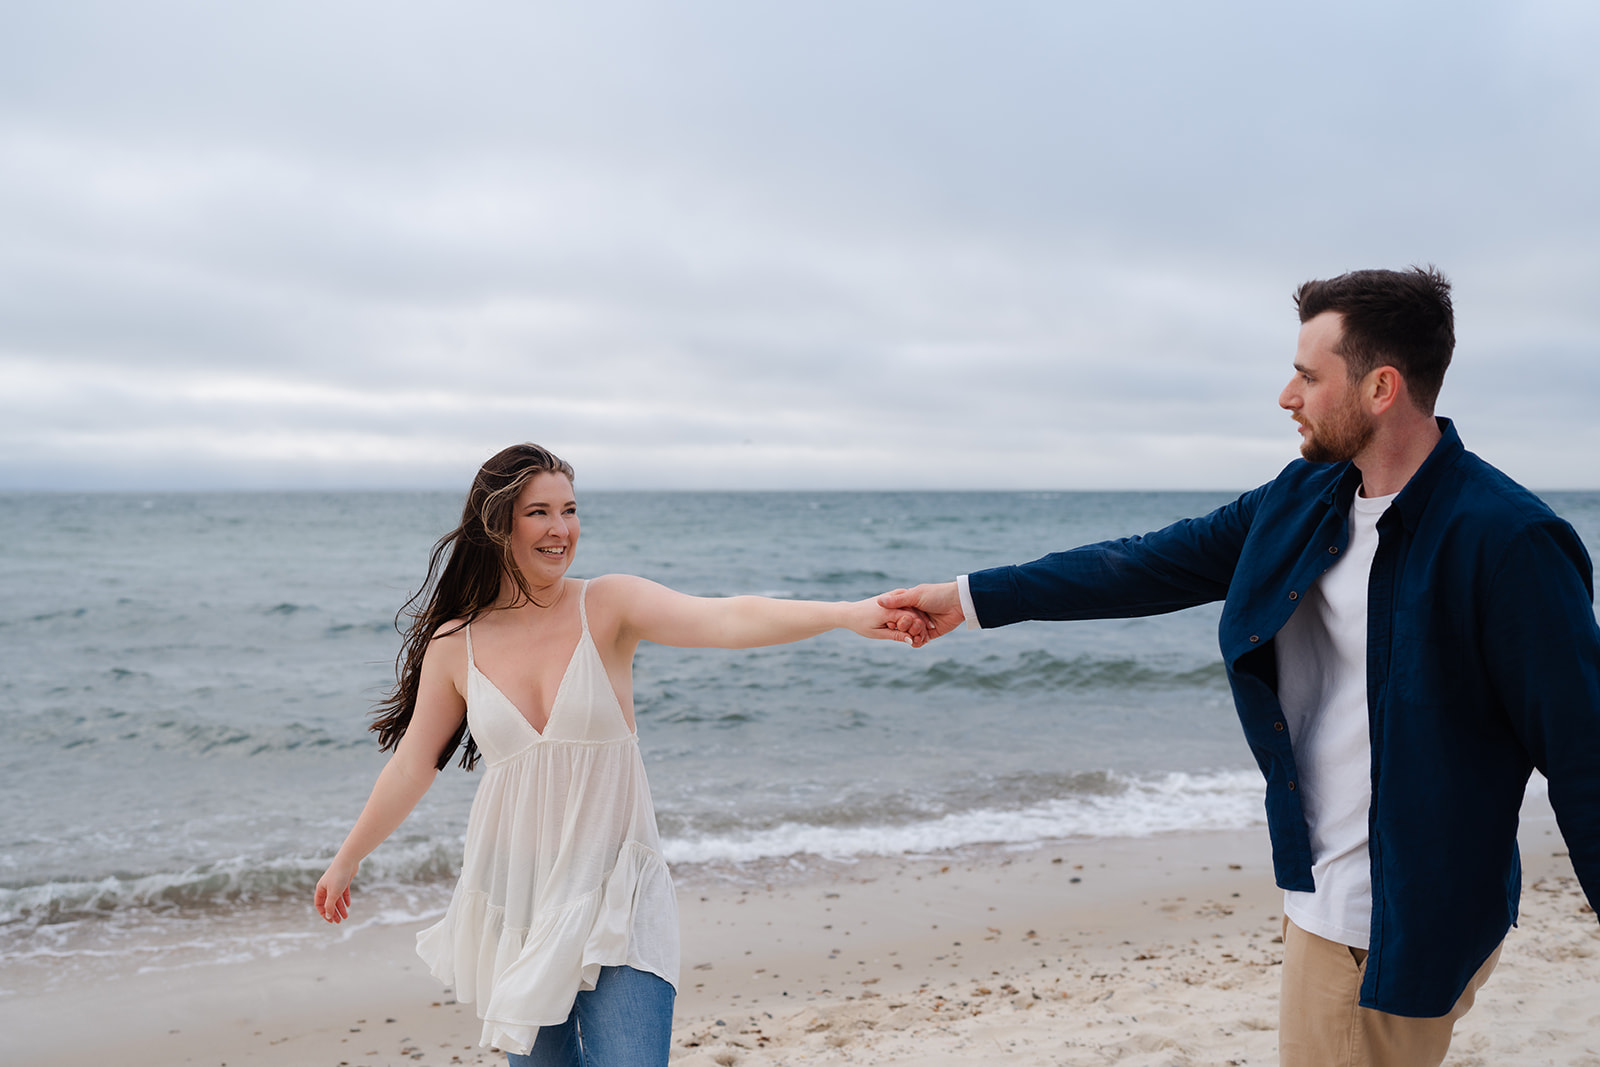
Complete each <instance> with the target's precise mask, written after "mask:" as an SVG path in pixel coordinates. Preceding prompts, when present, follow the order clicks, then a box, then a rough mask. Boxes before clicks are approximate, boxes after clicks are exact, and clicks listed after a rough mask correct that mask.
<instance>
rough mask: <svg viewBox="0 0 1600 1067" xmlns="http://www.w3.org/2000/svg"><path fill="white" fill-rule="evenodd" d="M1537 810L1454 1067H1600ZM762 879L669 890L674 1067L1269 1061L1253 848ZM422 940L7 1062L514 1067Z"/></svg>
mask: <svg viewBox="0 0 1600 1067" xmlns="http://www.w3.org/2000/svg"><path fill="white" fill-rule="evenodd" d="M1547 811H1548V809H1545V812H1546V813H1535V812H1533V811H1530V812H1529V813H1528V815H1529V816H1531V817H1528V818H1526V819H1525V823H1524V830H1523V843H1524V856H1525V863H1526V867H1527V871H1526V879H1525V887H1524V892H1523V918H1522V923H1521V925H1520V927H1519V928H1518V929H1516V930H1514V931H1512V934H1511V937H1510V940H1509V942H1508V944H1507V947H1506V950H1505V953H1504V956H1503V958H1502V961H1501V963H1500V966H1499V968H1498V970H1497V972H1496V973H1495V975H1494V977H1493V979H1492V980H1491V981H1490V983H1489V985H1488V986H1487V987H1486V988H1485V991H1484V993H1483V994H1482V995H1481V996H1480V998H1479V1002H1478V1006H1477V1007H1476V1008H1475V1009H1474V1011H1473V1012H1472V1013H1471V1014H1470V1015H1469V1016H1468V1017H1467V1019H1466V1020H1464V1021H1463V1022H1462V1024H1461V1025H1460V1026H1459V1027H1458V1028H1457V1036H1456V1041H1455V1045H1454V1049H1453V1051H1452V1054H1451V1057H1450V1060H1449V1061H1448V1062H1449V1063H1451V1064H1455V1065H1461V1067H1465V1065H1468V1064H1547V1063H1548V1064H1562V1065H1574V1064H1584V1065H1596V1067H1600V927H1597V924H1596V921H1595V916H1594V914H1593V912H1592V911H1590V910H1589V909H1588V906H1587V904H1585V903H1584V900H1583V895H1582V892H1581V891H1580V890H1579V888H1578V886H1577V883H1576V881H1575V879H1574V878H1573V877H1572V871H1571V867H1570V865H1569V864H1568V862H1567V860H1566V859H1565V853H1564V847H1563V845H1562V844H1561V839H1560V837H1559V834H1557V833H1556V831H1555V827H1554V821H1553V819H1551V818H1550V817H1549V816H1548V814H1547ZM749 877H750V873H749V872H748V871H747V872H744V878H745V881H744V882H743V883H742V884H741V883H740V882H738V881H735V880H733V879H731V878H719V877H717V876H715V875H710V874H703V875H699V876H696V877H691V878H686V879H684V880H682V882H681V884H680V889H679V895H680V898H681V901H682V905H683V941H684V961H683V981H682V987H681V992H680V996H679V999H678V1007H677V1017H676V1024H675V1032H674V1038H673V1062H674V1064H678V1065H682V1067H712V1065H716V1067H761V1065H767V1064H772V1065H778V1064H801V1063H807V1064H809V1063H852V1064H906V1065H910V1064H918V1065H935V1067H937V1065H941V1064H957V1063H960V1064H973V1063H999V1062H1005V1063H1014V1064H1019V1065H1029V1064H1108V1063H1117V1064H1137V1065H1157V1064H1160V1065H1179V1064H1185V1065H1186V1064H1271V1063H1274V1062H1276V1028H1277V985H1278V971H1277V968H1278V966H1279V961H1280V951H1281V945H1280V942H1279V933H1280V928H1281V918H1280V916H1281V911H1280V904H1281V896H1280V895H1279V893H1278V891H1277V890H1276V889H1275V888H1274V887H1273V885H1272V879H1271V873H1270V866H1269V863H1268V857H1267V854H1266V835H1265V833H1264V831H1262V830H1254V831H1241V832H1227V833H1212V834H1186V835H1174V836H1167V837H1152V838H1144V839H1137V840H1097V841H1087V842H1073V841H1067V842H1056V843H1053V844H1049V845H1045V846H1043V847H1039V848H1034V849H1029V850H1025V851H1003V850H986V851H974V852H970V853H963V854H960V855H953V856H946V857H904V858H899V859H874V860H869V861H862V862H859V863H851V864H837V863H831V864H817V865H813V866H812V868H811V869H810V870H809V872H807V873H805V874H803V875H800V876H796V875H794V874H792V873H786V872H782V871H778V872H774V875H773V877H772V878H771V879H766V878H764V877H763V878H762V879H760V880H758V881H756V882H755V884H751V883H750V881H749ZM359 904H360V901H359V900H358V901H357V906H358V907H359ZM308 911H309V909H308ZM419 925H420V924H410V925H406V926H371V927H368V928H365V929H361V930H358V931H356V932H355V933H353V934H351V935H350V936H348V937H340V936H339V935H337V934H335V933H334V932H333V931H329V935H328V937H327V939H326V940H322V941H318V942H317V943H316V944H315V946H314V947H309V948H307V949H305V950H303V951H299V952H295V953H291V954H288V955H284V956H280V957H279V958H276V959H269V960H254V961H248V962H244V963H234V964H229V963H215V964H206V965H202V966H195V967H190V968H186V969H183V970H176V971H167V972H164V973H157V974H142V975H133V976H127V977H124V978H122V979H120V980H118V981H115V982H108V983H104V984H101V985H97V986H95V987H92V988H79V989H74V990H70V991H63V992H54V993H50V994H42V995H36V996H31V997H28V996H24V997H13V998H10V999H8V1000H6V1001H4V1002H0V1061H3V1062H4V1063H6V1064H30V1065H33V1064H37V1065H40V1067H44V1065H69V1064H71V1065H77V1064H82V1065H90V1064H93V1065H97V1067H98V1065H101V1064H105V1063H111V1062H115V1063H118V1064H122V1065H135V1067H137V1065H161V1067H170V1065H178V1064H204V1065H240V1064H252V1065H281V1067H290V1065H294V1067H301V1065H314V1067H356V1065H363V1064H364V1065H374V1067H376V1065H400V1064H406V1065H410V1064H425V1065H436V1064H437V1065H444V1064H488V1063H504V1062H505V1061H504V1058H503V1057H501V1056H499V1055H498V1054H494V1053H490V1052H487V1051H485V1050H482V1049H479V1048H477V1046H476V1039H477V1029H478V1028H477V1023H476V1020H475V1019H474V1018H473V1017H472V1015H471V1011H470V1009H469V1008H467V1007H465V1006H463V1005H458V1004H456V1003H454V1000H453V998H452V997H451V996H450V995H449V994H448V993H447V992H445V991H444V990H442V989H441V988H440V987H439V985H438V984H437V983H436V982H435V981H434V980H433V979H432V978H431V977H430V976H429V975H428V974H427V973H426V972H425V971H424V970H423V969H422V967H421V964H420V962H419V961H418V960H417V958H416V956H415V955H414V953H413V951H412V943H413V937H412V935H413V933H414V931H415V929H416V928H417V927H418V926H419Z"/></svg>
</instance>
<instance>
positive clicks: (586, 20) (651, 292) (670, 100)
mask: <svg viewBox="0 0 1600 1067" xmlns="http://www.w3.org/2000/svg"><path fill="white" fill-rule="evenodd" d="M1596 43H1600V17H1597V16H1596V15H1595V14H1594V12H1593V11H1592V10H1591V9H1590V8H1589V6H1588V5H1578V4H1572V5H1563V4H1553V3H1535V4H1511V3H1497V4H1483V5H1473V6H1470V7H1468V8H1465V9H1462V8H1459V7H1457V6H1446V5H1443V4H1427V5H1420V6H1419V5H1412V6H1408V7H1407V8H1405V9H1404V10H1399V9H1395V8H1393V7H1392V6H1387V5H1377V4H1355V5H1347V6H1346V7H1345V8H1341V10H1340V12H1339V14H1338V17H1337V18H1332V17H1330V16H1329V15H1328V14H1327V13H1326V12H1322V13H1318V12H1316V11H1309V10H1308V11H1299V10H1296V9H1285V8H1284V7H1283V6H1282V5H1268V4H1265V3H1262V4H1225V5H1189V4H1179V3H1167V4H1147V5H1136V6H1128V5H1121V6H1116V5H1112V6H1106V5H1100V6H1097V7H1095V8H1094V9H1092V10H1074V9H1071V8H1069V7H1068V6H1067V5H1060V4H1053V3H1052V4H1043V3H1041V4H1022V3H1019V4H1006V5H1000V6H999V7H998V8H996V7H995V6H994V5H991V6H990V8H989V9H983V10H980V9H978V8H976V7H972V6H970V5H968V6H958V5H927V4H916V5H913V4H870V5H859V4H857V5H843V4H834V5H829V4H823V5H805V6H804V7H796V8H795V9H793V10H786V11H778V10H774V9H771V8H769V7H765V6H751V5H747V4H733V3H728V4H708V3H692V4H687V5H673V6H672V7H670V8H662V7H659V6H655V5H633V6H622V5H612V6H595V5H589V6H584V7H582V8H579V6H577V5H571V6H558V5H509V4H499V3H478V4H463V5H452V6H450V7H448V8H447V7H444V6H439V5H420V4H385V5H378V4H369V5H361V4H342V5H334V6H329V5H319V6H315V7H314V6H311V5H295V4H287V5H271V6H267V5H260V6H255V7H249V8H244V7H240V6H238V5H234V6H232V7H228V8H211V7H203V6H200V5H189V4H170V5H159V4H143V3H139V4H105V5H61V6H51V7H49V8H45V7H43V6H42V5H36V6H35V8H34V10H31V11H30V12H28V14H27V16H26V18H25V19H24V20H23V21H22V22H21V23H20V24H19V25H18V26H17V27H16V32H15V33H8V35H7V36H6V38H5V41H4V42H3V43H0V386H3V387H0V486H6V485H10V486H49V485H92V486H109V487H115V486H123V485H126V486H160V485H280V484H289V485H298V484H305V485H446V486H454V485H456V484H458V483H459V482H461V481H462V480H463V479H464V478H465V477H466V476H467V474H468V473H469V472H470V470H471V469H472V467H473V466H474V465H475V464H476V462H477V461H478V460H480V459H481V458H482V457H483V456H484V455H485V454H487V453H488V452H490V451H492V450H493V449H495V448H497V447H499V446H500V445H502V444H504V443H506V442H508V441H510V440H520V439H528V438H532V439H536V440H540V441H541V442H543V443H546V444H549V445H550V446H552V447H555V448H557V449H558V450H560V451H562V452H563V453H564V454H567V455H569V456H570V457H571V458H572V459H573V460H574V462H576V463H577V464H578V465H579V468H580V474H581V475H582V477H583V479H584V481H585V484H588V485H617V486H622V485H630V486H649V485H697V486H698V485H704V486H763V487H764V486H789V485H805V486H830V485H837V486H987V485H1002V486H1039V487H1077V486H1082V487H1122V486H1125V487H1169V486H1170V487H1243V486H1246V485H1250V484H1254V483H1255V482H1257V481H1260V480H1262V479H1264V478H1266V477H1269V476H1270V475H1271V474H1272V473H1274V472H1275V471H1276V470H1277V469H1278V467H1279V466H1281V464H1282V463H1284V462H1286V461H1287V460H1288V459H1289V458H1291V457H1292V455H1293V454H1294V445H1295V438H1294V436H1293V434H1292V433H1291V432H1290V430H1291V427H1290V424H1289V423H1288V421H1287V418H1286V417H1285V416H1284V415H1283V413H1281V412H1279V411H1278V410H1277V409H1276V407H1275V404H1274V398H1275V397H1276V395H1277V392H1278V389H1279V387H1280V386H1281V385H1282V381H1283V379H1284V378H1285V377H1286V376H1287V370H1288V361H1289V356H1290V353H1291V351H1292V348H1293V340H1294V330H1295V322H1294V318H1293V311H1292V307H1291V305H1290V302H1289V294H1290V292H1291V291H1292V289H1293V288H1294V286H1295V285H1296V284H1298V283H1299V282H1300V281H1302V280H1304V279H1305V278H1308V277H1313V276H1325V275H1328V274H1332V273H1336V272H1338V271H1340V270H1344V269H1349V268H1352V267H1360V266H1372V265H1396V266H1398V265H1403V264H1406V263H1410V262H1426V261H1432V262H1437V263H1439V264H1440V265H1441V266H1443V267H1444V268H1445V269H1446V270H1447V271H1448V272H1449V273H1451V275H1452V276H1453V277H1454V278H1455V279H1456V282H1457V308H1458V316H1459V323H1458V336H1459V337H1460V349H1459V352H1458V357H1457V364H1456V367H1455V368H1454V369H1453V370H1452V372H1451V379H1450V381H1449V382H1448V383H1447V385H1446V390H1445V393H1444V396H1443V397H1442V400H1441V410H1442V411H1444V412H1445V413H1448V414H1453V415H1455V416H1457V417H1458V418H1459V420H1460V421H1461V424H1462V430H1463V433H1464V435H1465V436H1466V437H1467V440H1468V444H1469V446H1470V447H1474V448H1476V449H1477V450H1478V451H1480V452H1482V453H1484V454H1485V455H1486V456H1487V457H1488V458H1490V459H1491V460H1492V461H1496V462H1498V463H1500V464H1501V465H1502V466H1505V467H1506V469H1507V470H1509V471H1510V472H1511V473H1513V474H1514V475H1516V476H1518V477H1520V478H1523V479H1524V480H1526V481H1528V482H1530V483H1531V484H1534V485H1536V486H1550V487H1557V486H1592V485H1594V484H1595V478H1594V475H1593V474H1592V473H1590V467H1591V466H1592V465H1591V464H1589V463H1587V462H1586V461H1585V459H1584V456H1585V454H1587V455H1592V454H1593V453H1594V446H1595V445H1597V444H1600V441H1597V440H1596V437H1597V436H1600V434H1597V431H1596V430H1595V429H1594V424H1595V420H1594V418H1593V416H1592V413H1591V412H1592V409H1593V405H1594V401H1595V400H1596V398H1597V396H1600V380H1597V372H1596V370H1595V369H1594V368H1595V367H1596V362H1595V358H1594V357H1595V354H1596V348H1597V341H1600V312H1597V311H1596V310H1595V302H1594V301H1593V299H1592V293H1593V292H1594V290H1595V288H1596V282H1597V280H1600V252H1597V251H1596V250H1597V249H1600V232H1597V229H1600V227H1597V218H1596V211H1595V208H1594V206H1593V199H1594V198H1593V196H1592V194H1591V193H1589V191H1588V186H1589V184H1591V179H1590V177H1589V176H1590V175H1592V174H1593V173H1594V171H1595V164H1596V162H1597V158H1600V152H1597V147H1600V146H1597V143H1596V141H1597V137H1600V133H1597V131H1600V123H1597V122H1596V119H1597V118H1600V114H1597V112H1600V76H1597V75H1596V73H1595V72H1594V70H1593V69H1592V68H1593V64H1592V62H1589V57H1590V56H1591V55H1592V50H1593V46H1594V45H1595V44H1596Z"/></svg>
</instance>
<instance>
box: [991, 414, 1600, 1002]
mask: <svg viewBox="0 0 1600 1067" xmlns="http://www.w3.org/2000/svg"><path fill="white" fill-rule="evenodd" d="M1439 425H1440V429H1441V430H1442V431H1443V436H1442V438H1441V439H1440V441H1439V443H1438V444H1437V445H1436V446H1435V447H1434V450H1433V452H1432V453H1431V454H1430V455H1429V457H1428V459H1427V460H1426V461H1425V462H1424V463H1423V465H1422V466H1421V467H1420V468H1419V469H1418V470H1417V472H1416V474H1415V475H1413V476H1412V478H1411V480H1410V481H1409V482H1408V483H1407V484H1406V486H1405V488H1404V489H1403V490H1401V492H1400V494H1399V495H1398V496H1397V497H1396V498H1395V501H1394V503H1393V505H1391V506H1390V508H1389V510H1388V511H1386V512H1385V513H1384V515H1383V517H1382V518H1381V519H1380V520H1379V522H1378V551H1377V555H1376V557H1375V558H1374V559H1373V563H1372V574H1371V578H1370V581H1369V584H1368V596H1367V710H1368V716H1369V721H1370V730H1371V740H1372V805H1371V808H1370V811H1369V815H1368V826H1369V853H1370V857H1371V862H1372V939H1371V942H1370V944H1369V955H1368V957H1367V971H1366V978H1365V980H1364V981H1363V983H1362V986H1361V1003H1362V1004H1363V1005H1364V1006H1366V1007H1369V1008H1376V1009H1378V1010H1380V1011H1385V1012H1390V1013H1392V1014H1395V1015H1407V1016H1424V1017H1425V1016H1437V1015H1443V1014H1444V1013H1445V1012H1447V1011H1449V1010H1450V1008H1451V1007H1452V1006H1453V1005H1454V1003H1455V1001H1456V999H1457V998H1458V997H1459V996H1460V994H1461V991H1462V990H1463V989H1465V988H1466V984H1467V981H1468V980H1469V979H1470V978H1471V976H1472V975H1473V973H1474V972H1476V971H1477V969H1478V967H1479V966H1480V965H1481V964H1482V963H1483V961H1484V960H1485V959H1487V958H1488V956H1489V954H1490V953H1491V952H1493V951H1494V949H1495V946H1496V945H1498V944H1499V943H1500V941H1501V940H1502V939H1503V938H1504V937H1505V934H1506V930H1507V929H1508V928H1509V926H1510V925H1511V924H1512V923H1513V922H1514V921H1515V920H1516V916H1517V901H1518V897H1519V896H1520V893H1521V865H1520V862H1519V860H1518V856H1517V842H1516V831H1517V818H1518V812H1519V810H1520V808H1521V803H1522V794H1523V791H1524V788H1525V787H1526V785H1527V781H1528V777H1529V774H1530V773H1531V771H1532V769H1533V768H1535V767H1537V768H1538V769H1539V770H1540V771H1541V772H1542V773H1543V774H1544V775H1545V776H1546V777H1547V778H1548V779H1549V782H1550V803H1551V805H1552V807H1553V808H1554V809H1555V813H1556V819H1557V822H1558V824H1559V825H1560V827H1561V832H1562V835H1563V836H1564V837H1565V838H1566V842H1567V846H1568V849H1569V851H1570V853H1571V856H1572V863H1573V866H1574V867H1575V868H1576V870H1577V874H1578V878H1579V880H1580V881H1581V882H1582V884H1583V888H1584V891H1585V893H1587V894H1588V897H1589V900H1590V902H1591V903H1595V904H1600V627H1597V625H1596V621H1595V613H1594V584H1593V572H1592V567H1591V564H1590V560H1589V555H1588V553H1587V552H1586V551H1585V550H1584V547H1583V544H1582V542H1581V541H1580V540H1579V539H1578V536H1577V534H1576V533H1575V532H1574V531H1573V529H1572V527H1571V526H1569V525H1568V524H1567V523H1566V522H1564V521H1563V520H1561V519H1560V518H1558V517H1556V515H1555V514H1554V513H1553V512H1551V511H1550V509H1549V508H1548V507H1546V506H1545V504H1544V503H1543V502H1542V501H1541V500H1539V498H1538V497H1536V496H1534V495H1533V494H1532V493H1530V492H1528V491H1527V490H1526V489H1523V488H1522V487H1521V486H1519V485H1517V484H1516V483H1515V482H1513V481H1512V480H1511V479H1510V478H1508V477H1506V476H1505V475H1504V474H1502V473H1501V472H1499V471H1498V470H1496V469H1494V468H1493V467H1491V466H1489V465H1488V464H1487V463H1485V462H1483V461H1482V460H1481V459H1479V458H1478V457H1477V456H1475V455H1473V454H1472V453H1471V452H1468V451H1466V450H1465V449H1464V448H1463V447H1462V445H1461V439H1460V437H1459V436H1458V435H1457V434H1456V431H1455V428H1454V426H1452V425H1451V423H1450V422H1449V420H1447V419H1440V420H1439ZM1360 484H1361V472H1360V471H1359V470H1358V469H1356V467H1355V466H1354V465H1353V464H1350V463H1339V464H1313V463H1308V462H1306V461H1304V460H1296V461H1295V462H1294V463H1291V464H1290V465H1289V466H1288V467H1287V468H1285V469H1284V471H1283V473H1282V474H1280V475H1279V476H1278V477H1277V478H1276V479H1274V480H1273V481H1271V482H1269V483H1267V484H1266V485H1263V486H1261V487H1260V488H1258V489H1255V490H1252V491H1251V492H1249V493H1246V494H1245V495H1244V496H1242V497H1240V498H1239V499H1238V500H1235V501H1234V502H1232V503H1231V504H1227V505H1225V506H1223V507H1221V508H1218V509H1217V510H1216V511H1214V512H1212V513H1211V514H1210V515H1207V516H1205V517H1203V518H1197V519H1186V520H1184V521H1182V522H1177V523H1174V524H1173V525H1171V526H1168V527H1167V528H1165V529H1163V530H1158V531H1156V532H1155V533H1151V534H1147V535H1145V536H1143V537H1128V538H1123V539H1121V540H1117V541H1106V542H1102V543H1100V544H1095V545H1087V546H1085V547H1083V548H1077V549H1073V550H1072V551H1069V552H1057V553H1054V554H1052V555H1049V556H1045V557H1044V558H1042V559H1038V560H1035V561H1034V562H1032V563H1026V564H1022V565H1019V566H1014V567H998V568H995V569H993V570H987V571H979V572H976V573H974V574H972V575H970V576H969V577H968V587H969V589H970V590H971V593H972V601H973V606H974V608H975V609H976V610H977V613H978V621H979V623H980V625H982V626H984V627H986V628H987V627H994V626H1005V625H1008V624H1010V623H1014V622H1020V621H1022V620H1025V619H1094V618H1128V617H1132V616H1136V615H1155V614H1159V613H1162V612H1167V611H1176V610H1178V609H1180V608H1187V607H1192V606H1194V605H1196V604H1202V603H1207V602H1210V601H1214V600H1222V601H1224V606H1223V611H1222V621H1221V623H1220V625H1219V628H1218V631H1219V638H1220V640H1221V644H1222V657H1223V661H1224V663H1225V664H1226V666H1227V671H1228V681H1229V683H1230V685H1231V686H1232V687H1233V697H1234V703H1235V705H1236V706H1237V708H1238V712H1239V720H1240V722H1241V723H1242V724H1243V726H1244V733H1245V738H1246V739H1247V740H1248V741H1249V744H1250V748H1251V750H1252V752H1253V753H1254V755H1255V758H1256V762H1257V763H1258V764H1259V765H1260V767H1261V772H1262V774H1263V775H1265V776H1266V781H1267V785H1266V808H1267V824H1268V829H1269V833H1270V834H1271V837H1272V851H1273V866H1274V868H1275V871H1276V875H1277V881H1278V884H1279V885H1280V886H1282V887H1283V888H1285V889H1294V890H1301V891H1314V890H1315V888H1316V886H1315V885H1314V884H1313V880H1312V875H1311V860H1312V855H1311V840H1310V834H1309V831H1308V830H1307V826H1306V820H1305V813H1304V811H1303V810H1302V808H1301V805H1300V797H1299V794H1298V792H1297V791H1296V789H1295V778H1296V775H1297V772H1296V770H1295V760H1294V750H1293V748H1292V747H1291V743H1290V737H1289V732H1288V730H1287V729H1286V727H1285V722H1284V715H1283V708H1282V706H1281V705H1280V704H1279V702H1278V695H1277V689H1278V677H1277V656H1276V653H1275V651H1274V647H1273V638H1274V636H1275V635H1276V634H1277V632H1278V630H1279V628H1281V627H1282V626H1283V624H1284V623H1285V622H1286V621H1287V620H1288V618H1289V615H1290V614H1291V613H1292V612H1293V611H1294V609H1295V607H1296V606H1297V605H1298V603H1299V597H1300V594H1301V593H1303V592H1304V591H1305V590H1306V589H1307V588H1309V587H1310V585H1311V583H1312V582H1315V581H1316V580H1317V578H1318V577H1319V576H1320V575H1321V574H1323V572H1325V571H1326V570H1327V569H1328V568H1329V567H1330V566H1332V564H1333V562H1334V560H1335V559H1337V558H1338V554H1339V553H1340V552H1342V551H1343V550H1344V547H1345V545H1346V542H1347V539H1348V532H1347V531H1348V524H1347V521H1346V520H1347V516H1348V512H1349V508H1350V500H1351V497H1353V496H1354V495H1355V492H1356V490H1357V489H1358V488H1359V487H1360Z"/></svg>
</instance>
